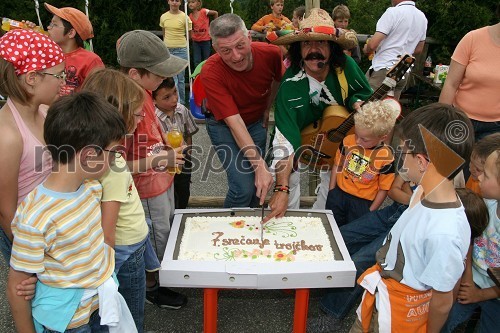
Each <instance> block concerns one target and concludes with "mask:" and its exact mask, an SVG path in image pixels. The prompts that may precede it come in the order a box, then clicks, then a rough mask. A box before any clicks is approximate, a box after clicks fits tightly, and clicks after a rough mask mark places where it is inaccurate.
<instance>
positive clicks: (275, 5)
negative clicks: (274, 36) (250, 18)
mask: <svg viewBox="0 0 500 333" xmlns="http://www.w3.org/2000/svg"><path fill="white" fill-rule="evenodd" d="M269 6H270V7H271V10H272V13H271V14H268V15H264V16H262V17H261V18H260V19H259V20H258V21H257V22H255V23H254V25H252V28H251V29H252V30H254V31H258V32H266V31H274V30H280V29H281V28H283V27H284V26H285V25H288V24H289V25H292V22H291V21H290V20H289V19H288V18H287V17H286V16H284V15H283V14H281V12H282V11H283V7H284V6H285V0H271V1H270V2H269Z"/></svg>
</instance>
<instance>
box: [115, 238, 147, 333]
mask: <svg viewBox="0 0 500 333" xmlns="http://www.w3.org/2000/svg"><path fill="white" fill-rule="evenodd" d="M145 247H146V245H145V243H143V244H142V245H141V246H140V247H139V248H138V249H137V250H136V251H135V252H133V253H132V254H131V255H130V256H129V257H128V259H127V260H126V261H125V262H124V263H123V264H122V265H121V267H120V269H119V270H118V272H116V273H117V274H116V277H117V278H118V282H119V283H120V285H119V287H118V291H119V292H120V294H122V296H123V298H124V299H125V302H127V306H128V308H129V310H130V313H131V314H132V317H133V318H134V322H135V326H136V327H137V331H138V332H139V333H142V332H143V331H144V299H145V298H146V270H145V269H146V268H145V265H144V249H145Z"/></svg>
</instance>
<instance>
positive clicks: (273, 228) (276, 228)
mask: <svg viewBox="0 0 500 333" xmlns="http://www.w3.org/2000/svg"><path fill="white" fill-rule="evenodd" d="M296 229H297V227H296V226H295V225H294V224H293V222H281V221H280V220H279V219H274V220H270V221H269V222H267V223H266V227H265V228H264V230H265V232H266V233H272V234H273V235H278V234H281V237H283V238H288V237H297V232H296V231H295V230H296Z"/></svg>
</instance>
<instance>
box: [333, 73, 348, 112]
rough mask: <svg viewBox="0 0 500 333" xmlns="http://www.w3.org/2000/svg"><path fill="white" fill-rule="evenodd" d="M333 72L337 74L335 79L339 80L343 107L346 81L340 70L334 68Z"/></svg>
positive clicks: (345, 96) (345, 95) (345, 97)
mask: <svg viewBox="0 0 500 333" xmlns="http://www.w3.org/2000/svg"><path fill="white" fill-rule="evenodd" d="M335 72H337V78H338V79H339V83H340V90H341V93H342V103H344V105H345V100H346V99H347V91H348V90H347V89H348V87H347V79H346V77H345V72H344V71H343V70H342V69H341V68H336V69H335Z"/></svg>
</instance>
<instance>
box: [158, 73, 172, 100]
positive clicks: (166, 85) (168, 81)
mask: <svg viewBox="0 0 500 333" xmlns="http://www.w3.org/2000/svg"><path fill="white" fill-rule="evenodd" d="M173 87H175V81H174V79H173V78H171V77H167V78H166V79H165V80H163V81H162V82H161V83H160V85H159V86H158V88H156V90H154V91H153V92H152V94H153V99H155V98H156V95H157V94H158V90H160V89H163V88H167V89H172V88H173Z"/></svg>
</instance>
